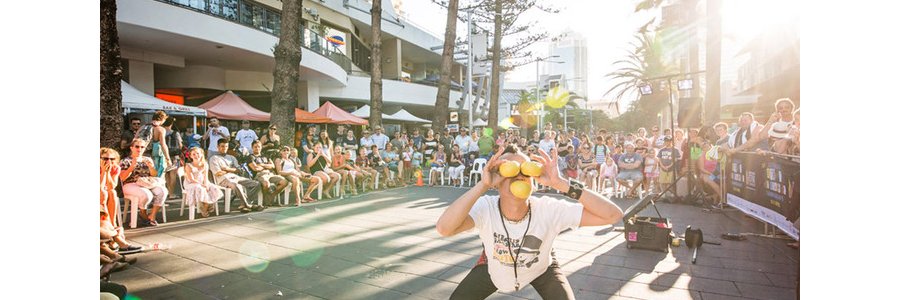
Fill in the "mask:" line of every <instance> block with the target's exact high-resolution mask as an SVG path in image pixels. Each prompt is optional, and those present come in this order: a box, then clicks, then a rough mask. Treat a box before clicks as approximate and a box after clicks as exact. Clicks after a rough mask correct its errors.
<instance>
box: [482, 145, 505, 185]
mask: <svg viewBox="0 0 900 300" xmlns="http://www.w3.org/2000/svg"><path fill="white" fill-rule="evenodd" d="M501 155H503V152H500V151H497V153H495V154H494V156H492V157H491V159H490V160H488V162H487V164H485V165H484V171H483V173H482V175H483V176H481V184H483V185H484V186H485V187H487V188H494V187H496V186H497V185H498V184H500V180H503V176H500V173H499V172H498V170H499V168H500V164H502V163H503V162H504V161H505V160H501V159H500V156H501Z"/></svg>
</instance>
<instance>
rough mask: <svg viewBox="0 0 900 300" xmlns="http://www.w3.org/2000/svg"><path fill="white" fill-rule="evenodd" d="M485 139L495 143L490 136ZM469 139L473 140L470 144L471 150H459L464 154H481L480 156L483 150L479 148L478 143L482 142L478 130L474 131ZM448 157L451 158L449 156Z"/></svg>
mask: <svg viewBox="0 0 900 300" xmlns="http://www.w3.org/2000/svg"><path fill="white" fill-rule="evenodd" d="M485 138H487V139H488V140H490V142H493V141H494V139H493V138H491V137H489V136H486V137H485ZM469 139H471V140H472V141H471V142H469V148H460V149H459V150H460V152H462V153H472V152H475V153H476V154H479V155H480V152H481V148H480V147H479V144H478V142H479V141H480V140H481V138H479V137H478V130H472V134H471V135H469ZM486 142H487V141H486ZM489 149H490V148H489ZM488 153H490V151H488ZM448 156H449V154H448Z"/></svg>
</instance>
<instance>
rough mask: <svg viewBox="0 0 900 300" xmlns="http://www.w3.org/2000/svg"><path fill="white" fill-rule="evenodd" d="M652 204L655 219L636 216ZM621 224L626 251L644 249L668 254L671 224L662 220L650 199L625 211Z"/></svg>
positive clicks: (664, 219)
mask: <svg viewBox="0 0 900 300" xmlns="http://www.w3.org/2000/svg"><path fill="white" fill-rule="evenodd" d="M649 204H653V209H655V210H656V215H657V216H659V217H658V218H657V217H647V216H637V213H639V212H640V211H641V210H643V209H644V208H646V207H647V205H649ZM622 222H623V223H625V234H624V237H625V246H626V247H627V248H628V249H632V248H637V249H646V250H655V251H660V252H666V253H668V252H669V245H670V244H672V238H673V236H672V223H671V222H669V219H668V218H663V216H662V215H661V214H660V213H659V209H657V208H656V203H655V202H654V201H653V198H652V197H644V198H643V199H640V200H639V201H638V202H637V203H635V204H634V205H632V206H631V207H629V208H628V209H626V210H625V213H624V217H623V218H622Z"/></svg>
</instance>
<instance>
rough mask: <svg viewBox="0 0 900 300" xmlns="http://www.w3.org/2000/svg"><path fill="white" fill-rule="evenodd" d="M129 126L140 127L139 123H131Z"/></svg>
mask: <svg viewBox="0 0 900 300" xmlns="http://www.w3.org/2000/svg"><path fill="white" fill-rule="evenodd" d="M131 126H141V123H131Z"/></svg>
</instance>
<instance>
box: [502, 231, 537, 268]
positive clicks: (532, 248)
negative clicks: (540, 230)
mask: <svg viewBox="0 0 900 300" xmlns="http://www.w3.org/2000/svg"><path fill="white" fill-rule="evenodd" d="M523 240H524V241H523ZM523 240H519V239H516V238H511V239H507V238H506V235H504V234H503V233H498V232H494V249H493V251H492V253H493V256H494V259H496V260H497V261H498V262H500V264H501V265H503V266H507V267H513V258H514V257H515V256H516V254H515V253H510V252H509V251H510V249H512V251H513V252H515V251H518V252H519V253H518V256H519V260H518V262H517V263H516V265H518V266H519V267H522V266H524V267H525V268H530V267H531V265H533V264H535V263H537V262H538V261H540V254H541V245H542V244H543V243H544V241H542V240H541V239H539V238H538V237H536V236H533V235H525V238H524V239H523ZM507 241H509V242H510V244H511V245H508V244H507Z"/></svg>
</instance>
